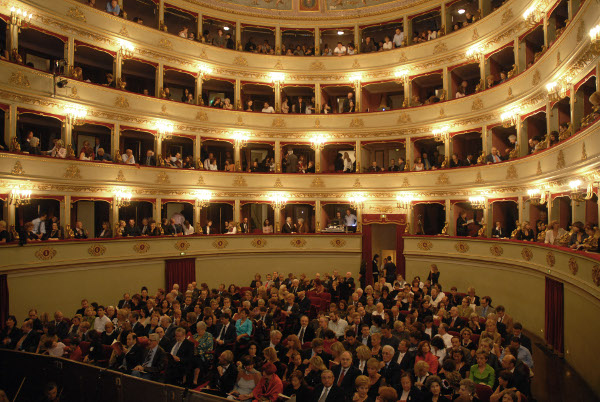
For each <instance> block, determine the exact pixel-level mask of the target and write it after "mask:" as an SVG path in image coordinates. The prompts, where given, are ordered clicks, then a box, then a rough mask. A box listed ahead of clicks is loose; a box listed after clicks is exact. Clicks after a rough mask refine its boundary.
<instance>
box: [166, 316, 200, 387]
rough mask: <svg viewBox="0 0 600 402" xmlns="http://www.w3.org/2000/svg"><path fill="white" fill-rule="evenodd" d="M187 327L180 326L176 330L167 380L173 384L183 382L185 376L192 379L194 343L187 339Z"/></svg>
mask: <svg viewBox="0 0 600 402" xmlns="http://www.w3.org/2000/svg"><path fill="white" fill-rule="evenodd" d="M185 335H186V334H185V329H183V328H181V327H179V328H177V329H176V330H175V343H174V344H173V347H172V348H171V351H170V352H169V353H170V355H171V358H169V364H168V365H167V373H166V374H167V382H168V383H169V384H173V385H180V384H182V383H183V377H184V376H186V375H187V380H188V382H190V380H191V377H192V376H191V375H190V374H191V373H190V368H191V363H192V358H193V357H194V344H193V343H192V342H191V341H189V340H187V339H185Z"/></svg>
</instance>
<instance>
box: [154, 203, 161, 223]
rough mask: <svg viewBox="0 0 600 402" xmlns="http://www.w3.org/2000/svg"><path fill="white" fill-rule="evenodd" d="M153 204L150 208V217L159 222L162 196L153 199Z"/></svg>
mask: <svg viewBox="0 0 600 402" xmlns="http://www.w3.org/2000/svg"><path fill="white" fill-rule="evenodd" d="M155 201H156V202H155V204H154V208H152V212H153V216H152V219H154V220H155V221H156V222H161V221H162V219H161V218H162V198H160V197H158V198H157V199H156V200H155Z"/></svg>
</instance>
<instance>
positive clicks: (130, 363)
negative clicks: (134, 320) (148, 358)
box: [115, 332, 144, 374]
mask: <svg viewBox="0 0 600 402" xmlns="http://www.w3.org/2000/svg"><path fill="white" fill-rule="evenodd" d="M127 347H128V348H129V350H128V351H127V353H124V354H123V355H121V356H120V357H118V358H117V360H116V362H115V366H116V368H117V369H118V370H119V371H121V372H123V373H126V374H130V373H131V371H132V370H133V369H134V368H135V367H136V366H138V365H140V364H142V363H143V361H144V360H143V359H144V348H143V347H142V345H140V344H139V343H138V342H137V336H136V334H135V333H134V332H130V333H129V334H128V335H127Z"/></svg>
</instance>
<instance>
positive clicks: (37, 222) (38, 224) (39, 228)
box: [31, 218, 46, 234]
mask: <svg viewBox="0 0 600 402" xmlns="http://www.w3.org/2000/svg"><path fill="white" fill-rule="evenodd" d="M31 223H33V233H38V234H39V233H42V234H43V233H46V222H45V221H43V220H41V219H40V218H35V219H34V220H32V221H31Z"/></svg>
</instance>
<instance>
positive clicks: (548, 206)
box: [546, 192, 552, 223]
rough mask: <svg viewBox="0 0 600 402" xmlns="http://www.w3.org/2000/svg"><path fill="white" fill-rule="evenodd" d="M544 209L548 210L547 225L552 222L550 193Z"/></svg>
mask: <svg viewBox="0 0 600 402" xmlns="http://www.w3.org/2000/svg"><path fill="white" fill-rule="evenodd" d="M546 208H547V209H548V223H550V222H552V193H550V192H548V199H547V201H546Z"/></svg>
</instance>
